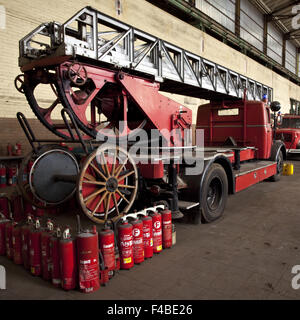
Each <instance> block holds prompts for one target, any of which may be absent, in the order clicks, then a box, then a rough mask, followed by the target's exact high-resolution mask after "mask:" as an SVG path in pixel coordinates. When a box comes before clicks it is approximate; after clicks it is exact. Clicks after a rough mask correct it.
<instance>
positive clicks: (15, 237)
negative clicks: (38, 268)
mask: <svg viewBox="0 0 300 320" xmlns="http://www.w3.org/2000/svg"><path fill="white" fill-rule="evenodd" d="M12 244H13V254H14V256H13V260H14V263H15V264H23V259H22V238H21V227H20V225H19V224H18V223H17V222H14V224H13V230H12Z"/></svg>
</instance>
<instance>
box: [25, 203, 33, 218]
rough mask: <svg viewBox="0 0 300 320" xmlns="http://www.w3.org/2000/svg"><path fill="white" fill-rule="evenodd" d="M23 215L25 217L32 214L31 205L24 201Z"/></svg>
mask: <svg viewBox="0 0 300 320" xmlns="http://www.w3.org/2000/svg"><path fill="white" fill-rule="evenodd" d="M24 214H25V215H27V216H28V215H31V214H33V208H32V204H31V203H30V202H28V201H24Z"/></svg>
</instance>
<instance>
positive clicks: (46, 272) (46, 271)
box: [41, 219, 53, 280]
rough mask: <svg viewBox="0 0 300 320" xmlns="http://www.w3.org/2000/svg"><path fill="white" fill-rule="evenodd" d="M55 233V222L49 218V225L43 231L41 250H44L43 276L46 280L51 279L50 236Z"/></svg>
mask: <svg viewBox="0 0 300 320" xmlns="http://www.w3.org/2000/svg"><path fill="white" fill-rule="evenodd" d="M52 233H53V222H52V221H51V220H50V219H48V220H47V227H46V229H45V230H44V231H43V232H42V233H41V250H42V278H43V279H44V280H50V279H51V270H50V238H51V236H52Z"/></svg>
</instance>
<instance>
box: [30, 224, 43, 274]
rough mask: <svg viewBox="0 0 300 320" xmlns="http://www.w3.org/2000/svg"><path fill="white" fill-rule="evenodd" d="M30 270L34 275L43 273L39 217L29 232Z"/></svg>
mask: <svg viewBox="0 0 300 320" xmlns="http://www.w3.org/2000/svg"><path fill="white" fill-rule="evenodd" d="M29 252H30V271H31V274H32V275H34V276H40V275H41V274H42V259H41V225H40V220H39V219H38V218H36V219H35V222H34V226H33V228H32V229H31V230H30V233H29Z"/></svg>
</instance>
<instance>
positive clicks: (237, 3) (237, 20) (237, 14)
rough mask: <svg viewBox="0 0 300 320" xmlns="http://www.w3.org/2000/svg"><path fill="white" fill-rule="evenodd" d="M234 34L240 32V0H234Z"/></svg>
mask: <svg viewBox="0 0 300 320" xmlns="http://www.w3.org/2000/svg"><path fill="white" fill-rule="evenodd" d="M235 34H236V36H238V37H240V34H241V0H236V1H235Z"/></svg>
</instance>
